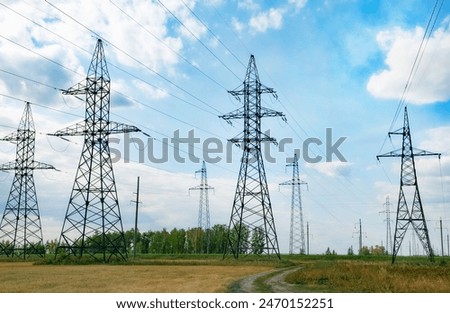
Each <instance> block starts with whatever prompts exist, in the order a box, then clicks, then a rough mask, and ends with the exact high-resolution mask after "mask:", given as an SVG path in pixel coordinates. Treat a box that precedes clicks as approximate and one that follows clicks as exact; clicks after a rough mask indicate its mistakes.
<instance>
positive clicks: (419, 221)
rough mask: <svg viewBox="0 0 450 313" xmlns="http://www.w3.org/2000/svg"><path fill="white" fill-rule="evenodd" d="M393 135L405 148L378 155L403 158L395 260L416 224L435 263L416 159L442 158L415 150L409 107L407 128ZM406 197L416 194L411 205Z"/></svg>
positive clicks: (418, 233) (404, 124)
mask: <svg viewBox="0 0 450 313" xmlns="http://www.w3.org/2000/svg"><path fill="white" fill-rule="evenodd" d="M390 135H401V136H402V138H403V143H402V148H401V149H398V150H395V151H391V152H388V153H385V154H382V155H378V156H377V159H379V158H382V157H400V158H401V159H402V165H401V174H400V191H399V196H398V205H397V218H396V222H395V234H394V248H393V251H392V263H394V262H395V258H396V256H397V254H398V251H399V249H400V246H401V244H402V241H403V238H404V237H405V234H406V231H407V230H408V227H409V225H412V227H413V229H414V231H415V232H416V234H417V236H418V238H419V240H420V242H421V244H422V246H423V248H424V250H425V252H426V254H427V255H428V256H429V258H430V260H433V249H432V247H431V242H430V237H429V234H428V228H427V223H426V220H425V214H424V211H423V207H422V200H421V198H420V193H419V186H418V183H417V174H416V165H415V162H414V157H416V156H431V155H437V156H439V157H440V155H441V154H440V153H432V152H428V151H425V150H418V149H415V148H414V147H413V145H412V139H411V130H410V127H409V119H408V110H407V108H406V106H405V113H404V121H403V128H401V129H399V130H397V131H394V132H389V136H390ZM405 194H406V195H412V194H414V196H413V198H412V203H409V204H408V201H407V199H406V198H407V197H406V196H405ZM410 208H411V209H410Z"/></svg>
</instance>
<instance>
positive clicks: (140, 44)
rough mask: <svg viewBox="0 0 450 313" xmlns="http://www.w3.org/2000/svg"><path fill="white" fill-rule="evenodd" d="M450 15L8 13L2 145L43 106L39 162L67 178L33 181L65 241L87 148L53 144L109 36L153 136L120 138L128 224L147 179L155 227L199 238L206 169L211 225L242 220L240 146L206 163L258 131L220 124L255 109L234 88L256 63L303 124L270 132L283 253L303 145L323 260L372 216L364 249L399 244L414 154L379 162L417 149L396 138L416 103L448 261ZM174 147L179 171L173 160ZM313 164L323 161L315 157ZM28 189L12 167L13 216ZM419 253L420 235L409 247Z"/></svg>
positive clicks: (416, 138)
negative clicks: (404, 182) (331, 149)
mask: <svg viewBox="0 0 450 313" xmlns="http://www.w3.org/2000/svg"><path fill="white" fill-rule="evenodd" d="M436 3H437V5H436V6H435V1H419V0H401V1H375V0H373V1H369V0H367V1H355V0H335V1H327V0H317V1H307V0H283V1H281V0H279V1H256V0H234V1H224V0H211V1H196V0H183V1H177V0H170V1H169V0H161V1H143V0H127V1H125V0H95V1H60V0H49V1H38V0H24V1H2V3H0V25H1V29H2V30H1V32H0V48H1V49H0V51H1V53H0V110H1V112H2V114H1V116H0V135H2V136H3V135H8V134H9V133H11V132H13V131H14V129H16V128H17V125H18V123H19V120H20V116H21V114H22V111H23V107H24V101H30V102H31V103H32V104H33V106H32V110H33V114H34V119H35V124H36V128H37V132H38V134H37V144H36V157H35V159H36V160H38V161H41V162H46V163H51V164H53V165H54V166H55V167H57V168H58V169H59V170H60V172H53V171H36V173H35V181H36V189H37V192H38V198H39V204H40V209H41V217H42V227H43V231H44V240H50V239H54V238H58V237H59V233H60V231H61V227H62V222H63V219H64V214H65V211H66V208H67V202H68V198H69V196H70V192H71V187H72V184H73V179H74V176H75V171H76V167H77V164H78V160H79V156H80V152H81V148H82V145H81V138H77V137H71V138H68V139H69V141H65V140H61V139H60V138H55V137H51V136H48V135H47V134H48V133H53V132H55V131H57V130H59V129H62V128H64V127H66V126H69V125H72V124H74V123H75V122H78V121H80V120H82V119H83V116H84V103H83V101H80V100H79V99H77V98H75V97H72V96H63V95H61V92H60V91H59V89H67V88H69V87H71V86H73V85H75V84H77V83H78V82H80V81H82V80H83V79H84V77H85V76H86V71H87V69H88V67H89V63H90V59H91V56H92V52H93V50H94V47H95V44H96V39H97V38H102V39H103V40H104V48H105V54H106V58H107V62H108V65H109V72H110V76H111V80H112V92H111V98H112V108H111V119H112V120H114V121H117V122H121V123H127V124H133V125H136V126H137V127H139V128H140V129H141V130H142V131H143V132H144V133H146V134H148V135H150V136H151V138H150V139H149V137H147V136H145V134H132V135H131V136H129V137H128V141H124V139H123V138H124V136H114V138H117V139H116V140H114V143H112V144H111V148H112V149H114V151H115V154H114V156H115V157H116V159H117V160H116V162H115V164H114V169H115V177H116V182H117V188H118V192H119V200H120V204H121V212H122V217H123V222H124V226H125V228H126V229H129V228H131V227H132V225H133V223H134V205H133V204H132V203H131V200H133V199H134V196H135V195H134V194H133V193H134V191H135V184H136V178H137V176H140V177H141V200H142V206H141V210H142V211H141V215H140V226H139V228H140V229H141V230H143V231H145V230H160V229H162V228H164V227H165V228H168V229H172V228H174V227H178V228H179V227H183V228H189V227H195V226H196V223H197V211H198V193H196V192H191V194H190V195H189V193H188V188H189V187H191V186H195V185H198V184H199V183H200V182H199V177H195V175H194V172H195V171H196V170H198V169H199V168H200V167H201V164H200V163H199V161H200V160H201V159H203V158H205V157H210V158H216V159H215V161H214V162H209V163H208V164H207V168H208V178H209V183H210V184H211V185H212V186H214V187H215V192H214V193H211V195H210V211H211V223H212V224H228V222H229V216H230V213H231V205H232V200H233V196H234V191H235V187H236V178H237V175H238V171H239V158H240V154H241V153H240V151H239V148H237V147H234V146H233V147H229V148H230V149H229V150H228V151H223V152H221V153H212V154H211V153H210V154H209V155H207V154H206V152H207V150H205V149H204V148H205V147H206V148H208V147H209V149H213V148H214V147H215V145H214V144H211V145H210V146H207V145H206V144H205V143H211V142H215V143H217V142H219V143H221V145H222V146H223V148H224V150H226V148H227V144H226V140H227V139H228V138H232V137H234V136H236V135H238V134H239V133H240V132H241V131H242V127H243V125H242V123H241V122H239V121H236V122H235V123H233V125H229V124H227V123H226V122H225V121H223V120H221V119H219V118H218V116H219V115H222V114H226V113H228V112H231V111H233V110H236V109H238V108H239V107H240V106H241V105H242V104H241V103H240V102H239V101H238V99H235V98H234V97H232V96H231V95H229V94H228V92H227V91H228V90H233V89H235V88H238V87H239V86H240V84H241V83H242V81H243V79H244V75H245V70H246V66H247V63H248V59H249V57H250V55H252V54H253V55H254V56H255V58H256V63H257V66H258V70H259V75H260V78H261V81H262V83H263V84H264V85H266V86H268V87H273V88H274V89H275V90H276V91H277V95H278V99H276V98H274V97H271V96H270V95H265V96H263V105H264V106H265V107H267V108H270V109H273V110H277V111H282V112H284V113H285V114H286V118H287V123H285V122H283V121H282V120H281V119H276V118H266V119H264V120H263V126H262V128H263V130H264V131H270V134H271V136H273V137H276V138H277V139H278V141H279V142H281V140H284V142H287V144H285V145H283V146H282V147H283V149H280V147H281V146H279V147H275V146H271V147H266V149H265V151H266V153H269V152H270V156H271V158H272V160H271V159H270V158H267V160H266V163H265V166H266V172H267V173H266V174H267V178H268V181H269V185H270V186H269V187H270V195H271V200H272V205H273V212H274V216H275V223H276V227H277V230H278V237H279V243H280V249H281V251H282V252H287V251H288V244H289V214H290V189H289V188H286V187H282V188H279V186H278V184H279V183H281V182H283V181H286V180H288V179H289V178H290V175H292V173H291V172H290V171H289V169H288V170H285V165H286V159H287V158H290V157H292V155H293V153H294V150H296V149H300V151H301V154H302V158H301V159H300V172H301V178H302V179H303V180H304V181H306V182H308V188H303V189H302V196H303V212H304V218H305V223H306V221H307V222H308V223H309V225H310V230H311V238H310V241H311V253H324V252H325V250H326V248H327V247H330V248H331V249H334V250H336V251H337V252H338V253H346V252H347V249H348V248H349V247H350V246H353V247H354V248H355V250H356V248H357V246H358V234H357V227H356V226H357V223H358V221H359V219H361V221H362V226H363V232H364V236H363V237H364V238H363V241H364V245H368V246H371V245H376V244H381V242H383V243H384V242H385V236H386V223H385V222H384V220H385V215H383V214H381V213H379V212H380V211H383V210H384V209H385V207H383V203H384V202H385V199H386V196H388V195H389V196H390V199H391V202H392V203H393V206H392V208H391V210H395V207H396V202H397V195H398V182H399V173H400V160H399V159H396V158H392V159H383V160H381V162H377V160H376V155H377V154H380V153H385V152H389V151H391V150H395V149H397V148H400V145H401V141H400V139H401V138H398V137H392V140H390V139H389V138H387V133H388V131H392V130H396V129H398V128H400V127H401V126H402V122H403V118H402V114H400V115H399V116H398V115H397V114H396V112H397V109H398V107H399V103H400V100H401V99H403V100H404V103H405V104H407V105H408V110H409V113H410V124H411V128H412V132H413V144H414V146H416V147H418V148H422V149H426V150H429V151H435V152H440V153H442V154H443V156H442V158H441V159H440V160H438V159H437V158H434V157H430V158H421V159H420V160H417V162H416V164H417V171H418V175H419V187H420V190H421V195H422V200H423V204H424V209H425V215H426V217H427V220H428V226H429V232H430V236H431V240H432V244H433V246H434V248H435V249H436V250H437V252H438V253H440V241H439V240H440V239H439V238H440V236H439V231H438V229H437V227H438V221H439V218H442V219H443V220H444V227H445V229H444V232H445V234H447V233H448V231H449V230H450V212H449V209H448V205H449V202H450V197H449V196H450V161H449V158H448V153H449V152H450V138H449V137H448V136H447V134H448V132H449V131H450V122H449V121H448V119H447V116H448V114H449V112H448V111H449V109H448V108H449V103H448V102H449V100H450V88H449V87H450V86H449V83H448V82H449V81H450V59H449V58H448V55H450V30H449V28H448V27H449V22H450V3H448V2H444V3H443V4H442V1H437V2H436ZM441 4H442V6H441ZM433 8H435V11H434V13H433ZM439 8H440V9H439ZM432 13H433V14H432ZM431 16H432V17H433V18H432V19H431V22H430V17H431ZM427 25H429V27H428V31H427ZM423 38H425V40H423ZM419 49H420V50H419ZM418 51H419V52H418ZM415 60H416V62H415ZM414 64H415V65H416V66H415V67H413V65H414ZM412 69H413V70H412ZM411 73H413V75H412V76H411V75H410V74H411ZM408 78H412V79H411V80H408ZM407 83H408V85H407V86H408V88H407V89H406V91H407V92H406V93H404V90H405V86H406V84H407ZM402 95H403V98H402ZM327 129H330V130H329V131H328V132H329V134H330V133H331V135H332V138H329V140H330V142H331V143H335V142H337V141H338V140H339V139H340V138H341V137H343V138H345V140H344V139H342V140H343V141H342V140H341V141H342V143H341V144H340V145H339V147H338V148H339V152H340V153H341V154H342V157H343V158H342V157H341V158H338V156H337V155H336V154H333V155H331V157H332V158H331V160H328V161H327V159H326V153H327V152H326V141H327V139H326V135H327ZM190 131H191V133H192V134H193V136H195V137H196V138H198V139H199V143H196V145H195V147H194V149H193V150H192V151H189V149H188V147H187V145H183V144H181V145H180V146H179V150H176V147H175V146H174V145H173V144H172V143H171V138H173V137H174V134H176V133H178V134H179V136H180V137H187V136H188V134H189V132H190ZM308 138H315V139H314V140H315V141H316V142H317V140H320V141H321V142H322V143H323V144H322V145H314V144H312V145H310V150H308V154H307V155H306V157H305V151H303V143H304V142H305V140H308ZM119 139H120V143H118V141H119ZM166 140H168V143H169V145H168V146H164V144H163V143H164V142H165V141H166ZM289 142H291V143H289ZM164 147H166V148H167V151H168V154H167V156H168V159H167V161H164V160H163V161H161V156H162V155H163V153H164ZM149 149H150V151H151V153H148V151H149ZM269 149H270V150H269ZM189 152H191V154H189ZM14 154H15V147H14V145H12V144H11V143H8V142H3V143H1V144H0V161H1V162H8V161H11V160H13V159H14ZM119 154H120V159H119V157H118V156H119ZM217 157H218V158H219V159H217ZM227 157H228V160H227ZM307 157H310V158H315V157H321V158H322V160H321V161H320V162H317V163H311V162H307V161H308V160H307ZM180 158H184V162H182V161H180ZM344 159H345V160H344ZM141 161H142V162H141ZM12 178H13V173H0V182H1V184H0V207H1V208H3V207H4V205H5V203H6V201H7V197H8V193H9V189H10V184H11V181H12ZM1 210H3V209H1ZM391 218H392V219H393V220H395V216H394V214H392V215H391ZM358 227H359V226H358ZM392 227H394V222H392ZM393 231H394V230H393V229H392V232H393ZM413 243H414V241H413V239H412V236H411V235H410V234H408V235H407V237H406V238H405V242H404V245H403V249H402V253H403V254H408V253H409V251H408V247H409V244H413ZM415 243H416V244H417V240H415ZM416 250H418V251H421V249H416Z"/></svg>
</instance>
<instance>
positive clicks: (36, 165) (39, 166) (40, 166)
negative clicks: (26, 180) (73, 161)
mask: <svg viewBox="0 0 450 313" xmlns="http://www.w3.org/2000/svg"><path fill="white" fill-rule="evenodd" d="M31 168H32V169H33V170H55V171H57V169H56V168H55V167H54V166H53V165H50V164H47V163H42V162H39V161H33V164H32V166H31Z"/></svg>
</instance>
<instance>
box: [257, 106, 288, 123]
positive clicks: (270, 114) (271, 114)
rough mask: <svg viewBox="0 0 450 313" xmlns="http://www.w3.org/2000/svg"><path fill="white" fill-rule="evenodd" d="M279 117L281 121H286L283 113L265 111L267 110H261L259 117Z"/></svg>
mask: <svg viewBox="0 0 450 313" xmlns="http://www.w3.org/2000/svg"><path fill="white" fill-rule="evenodd" d="M277 116H280V117H281V118H282V119H283V120H285V119H286V117H285V115H284V113H283V112H278V111H275V110H271V109H267V108H264V107H263V108H261V115H260V117H277Z"/></svg>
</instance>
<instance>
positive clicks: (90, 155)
mask: <svg viewBox="0 0 450 313" xmlns="http://www.w3.org/2000/svg"><path fill="white" fill-rule="evenodd" d="M110 84H111V81H110V77H109V73H108V69H107V65H106V60H105V54H104V50H103V44H102V41H101V40H100V39H99V40H98V41H97V45H96V48H95V51H94V54H93V57H92V61H91V64H90V66H89V70H88V74H87V77H86V80H85V81H83V82H81V83H79V84H77V85H76V86H74V87H72V88H70V89H68V90H66V91H63V94H65V95H80V94H83V95H86V113H85V120H84V121H83V122H81V123H77V124H75V125H73V126H70V127H67V128H65V129H62V130H60V131H58V132H56V133H55V134H53V136H60V137H62V136H83V137H84V146H83V150H82V153H81V157H80V162H79V165H78V168H77V174H76V176H75V182H74V185H73V189H72V194H71V196H70V199H69V205H68V207H67V211H66V217H65V219H64V224H63V228H62V231H61V236H60V239H59V243H58V247H57V251H56V254H58V253H65V254H68V255H74V256H77V257H82V256H84V255H88V256H90V257H92V258H94V259H97V260H100V261H103V262H108V261H110V260H111V258H113V257H114V258H117V259H122V260H126V259H127V251H126V245H125V237H124V233H123V226H122V219H121V215H120V209H119V201H118V198H117V191H116V183H115V180H114V172H113V167H112V161H111V155H110V149H109V135H111V134H120V133H128V132H139V131H140V130H139V129H138V128H136V127H134V126H129V125H125V124H120V123H116V122H112V121H110V120H109V111H110Z"/></svg>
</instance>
